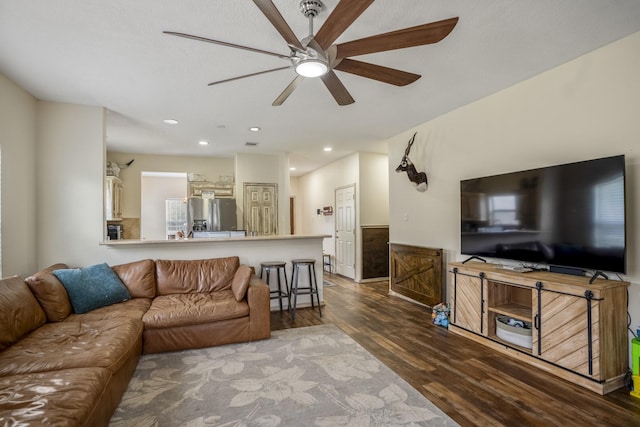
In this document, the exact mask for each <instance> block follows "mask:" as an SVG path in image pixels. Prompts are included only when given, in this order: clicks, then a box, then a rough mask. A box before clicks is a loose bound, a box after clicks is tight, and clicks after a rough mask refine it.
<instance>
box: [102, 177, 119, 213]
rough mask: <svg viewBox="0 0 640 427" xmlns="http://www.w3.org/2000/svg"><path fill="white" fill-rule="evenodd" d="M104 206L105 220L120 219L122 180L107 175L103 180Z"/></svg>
mask: <svg viewBox="0 0 640 427" xmlns="http://www.w3.org/2000/svg"><path fill="white" fill-rule="evenodd" d="M104 183H105V191H104V198H105V200H104V206H105V217H106V220H107V221H114V220H121V219H122V194H123V192H122V184H123V182H122V180H121V179H120V178H118V177H115V176H107V177H106V179H105V181H104Z"/></svg>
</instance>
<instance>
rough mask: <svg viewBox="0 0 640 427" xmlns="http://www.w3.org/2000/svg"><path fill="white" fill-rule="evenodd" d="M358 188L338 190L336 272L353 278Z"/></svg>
mask: <svg viewBox="0 0 640 427" xmlns="http://www.w3.org/2000/svg"><path fill="white" fill-rule="evenodd" d="M355 195H356V189H355V186H354V185H350V186H348V187H344V188H339V189H337V190H336V273H338V274H341V275H343V276H346V277H349V278H351V279H353V278H355V273H356V245H355V241H356V204H355Z"/></svg>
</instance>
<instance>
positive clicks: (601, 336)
mask: <svg viewBox="0 0 640 427" xmlns="http://www.w3.org/2000/svg"><path fill="white" fill-rule="evenodd" d="M449 275H450V286H451V288H450V293H449V296H450V301H451V320H450V328H449V329H450V331H451V332H453V333H456V334H460V335H463V336H465V337H468V338H470V339H473V340H474V341H477V342H479V343H482V344H484V345H487V346H489V347H491V348H493V349H496V350H498V351H500V352H502V353H505V354H508V355H510V356H512V357H516V358H518V359H519V360H521V361H523V362H525V363H527V364H529V365H531V366H534V367H537V368H539V369H543V370H545V371H548V372H551V373H553V374H555V375H557V376H559V377H561V378H564V379H566V380H569V381H571V382H573V383H575V384H578V385H580V386H582V387H585V388H587V389H590V390H592V391H595V392H597V393H600V394H606V393H608V392H610V391H613V390H615V389H618V388H620V387H622V386H623V385H624V377H625V375H626V373H627V371H628V369H629V360H628V359H629V350H628V338H627V286H628V285H629V283H628V282H622V281H614V280H603V279H596V280H595V281H593V283H592V284H590V283H589V278H588V277H580V276H569V275H564V274H557V273H550V272H546V271H545V272H528V273H521V272H514V271H508V270H503V269H501V268H500V266H496V265H492V264H485V263H481V262H469V263H465V264H463V263H451V264H449ZM499 315H505V316H509V317H510V318H512V319H514V320H519V321H522V322H527V323H528V324H530V325H531V338H532V346H531V348H528V347H521V346H519V345H516V344H513V343H511V342H508V341H505V340H503V339H501V338H500V337H498V336H497V335H496V317H497V316H499Z"/></svg>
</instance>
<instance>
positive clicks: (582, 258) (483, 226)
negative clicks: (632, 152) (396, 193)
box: [460, 155, 626, 273]
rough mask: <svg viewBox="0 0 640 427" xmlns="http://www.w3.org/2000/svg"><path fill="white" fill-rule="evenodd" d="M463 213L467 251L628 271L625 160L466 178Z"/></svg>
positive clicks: (530, 262)
mask: <svg viewBox="0 0 640 427" xmlns="http://www.w3.org/2000/svg"><path fill="white" fill-rule="evenodd" d="M460 208H461V209H460V211H461V252H462V253H463V254H466V255H471V256H478V257H492V258H500V259H509V260H517V261H521V262H523V263H524V264H525V265H526V266H538V264H546V265H556V266H562V267H571V268H577V269H587V270H595V271H608V272H616V273H626V264H625V254H626V247H625V237H626V236H625V160H624V156H623V155H620V156H614V157H607V158H602V159H596V160H588V161H584V162H577V163H569V164H565V165H559V166H551V167H546V168H540V169H531V170H526V171H520V172H513V173H506V174H501V175H493V176H486V177H482V178H475V179H467V180H463V181H461V182H460Z"/></svg>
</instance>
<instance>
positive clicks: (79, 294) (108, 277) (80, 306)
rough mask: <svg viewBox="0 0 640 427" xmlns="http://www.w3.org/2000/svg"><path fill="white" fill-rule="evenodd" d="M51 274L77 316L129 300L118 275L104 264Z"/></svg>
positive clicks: (129, 297)
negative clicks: (65, 293)
mask: <svg viewBox="0 0 640 427" xmlns="http://www.w3.org/2000/svg"><path fill="white" fill-rule="evenodd" d="M53 274H55V276H56V277H57V278H58V279H59V280H60V281H61V282H62V285H63V286H64V288H65V289H66V290H67V294H69V301H71V306H72V307H73V311H74V312H76V313H78V314H82V313H86V312H87V311H91V310H95V309H96V308H100V307H104V306H107V305H111V304H115V303H118V302H122V301H126V300H129V299H131V295H129V291H127V288H126V287H125V286H124V284H123V283H122V281H121V280H120V278H119V277H118V275H117V274H116V273H114V272H113V270H112V269H111V267H109V266H108V265H107V264H106V263H103V264H97V265H92V266H90V267H85V268H70V269H64V270H54V271H53Z"/></svg>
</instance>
